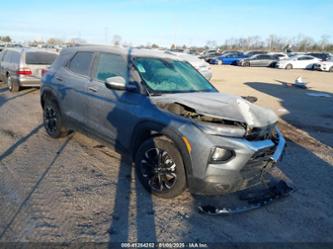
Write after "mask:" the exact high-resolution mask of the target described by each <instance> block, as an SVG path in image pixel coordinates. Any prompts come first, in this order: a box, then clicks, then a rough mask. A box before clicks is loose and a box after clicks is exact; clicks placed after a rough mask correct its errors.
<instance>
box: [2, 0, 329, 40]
mask: <svg viewBox="0 0 333 249" xmlns="http://www.w3.org/2000/svg"><path fill="white" fill-rule="evenodd" d="M0 6H1V11H0V36H2V35H10V36H11V37H12V38H13V39H14V40H15V41H27V40H32V39H38V40H41V39H43V40H47V39H48V38H50V37H55V38H60V39H64V40H68V39H71V38H74V37H79V38H82V39H85V40H86V41H88V42H89V43H109V42H111V41H112V39H113V36H114V35H119V36H121V37H122V41H123V42H127V43H130V44H132V45H146V44H148V43H150V44H152V43H157V44H159V45H163V46H169V45H171V44H173V43H175V44H177V45H183V44H186V45H191V46H201V45H205V44H206V42H207V41H208V40H214V41H216V42H217V43H218V44H222V43H223V42H224V41H225V40H226V39H229V38H238V37H247V36H255V35H259V36H261V37H263V38H265V37H268V36H269V35H270V34H276V35H279V36H282V37H293V36H297V35H299V34H303V35H306V36H311V37H312V38H314V39H315V40H319V39H320V37H321V36H322V35H329V36H330V40H331V41H333V0H316V1H314V0H292V1H291V0H90V1H85V0H81V1H79V0H72V1H70V0H67V1H66V0H57V1H52V0H51V1H47V0H42V1H41V0H31V1H20V0H11V1H3V2H2V3H1V5H0Z"/></svg>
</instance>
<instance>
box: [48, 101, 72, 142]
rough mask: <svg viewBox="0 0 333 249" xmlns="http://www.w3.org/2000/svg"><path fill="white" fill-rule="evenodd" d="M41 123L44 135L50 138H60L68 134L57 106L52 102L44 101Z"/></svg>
mask: <svg viewBox="0 0 333 249" xmlns="http://www.w3.org/2000/svg"><path fill="white" fill-rule="evenodd" d="M43 122H44V128H45V130H46V133H47V134H48V135H49V136H50V137H52V138H60V137H64V136H66V135H67V134H68V130H67V129H66V128H65V127H64V122H63V118H62V116H61V112H60V109H59V107H58V104H57V103H56V101H54V100H46V101H45V104H44V108H43Z"/></svg>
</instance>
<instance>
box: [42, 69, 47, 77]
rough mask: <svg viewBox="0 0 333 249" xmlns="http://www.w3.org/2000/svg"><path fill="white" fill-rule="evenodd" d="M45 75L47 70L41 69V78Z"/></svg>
mask: <svg viewBox="0 0 333 249" xmlns="http://www.w3.org/2000/svg"><path fill="white" fill-rule="evenodd" d="M46 73H47V69H45V68H43V69H42V77H44V75H45V74H46Z"/></svg>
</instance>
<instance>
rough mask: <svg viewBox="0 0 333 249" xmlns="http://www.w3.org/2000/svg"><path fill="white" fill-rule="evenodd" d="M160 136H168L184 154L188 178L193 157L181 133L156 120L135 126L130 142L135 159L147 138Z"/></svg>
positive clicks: (182, 154) (190, 173) (183, 158)
mask: <svg viewBox="0 0 333 249" xmlns="http://www.w3.org/2000/svg"><path fill="white" fill-rule="evenodd" d="M159 136H165V137H167V138H168V139H170V140H171V141H172V142H173V143H174V144H175V145H176V147H177V149H178V150H179V152H180V153H181V156H182V160H183V164H184V167H185V173H186V178H188V176H189V175H192V163H191V157H190V154H189V153H188V151H187V147H186V145H185V143H184V142H183V140H182V136H181V134H179V132H177V131H176V130H175V129H172V128H171V127H168V126H165V125H163V124H161V123H157V122H154V121H143V122H141V123H139V124H138V125H137V126H136V127H135V128H134V130H133V135H132V138H131V144H130V151H131V154H132V157H133V159H134V157H135V154H136V152H137V150H138V148H139V147H140V145H141V144H142V143H143V142H144V141H145V140H147V139H149V138H152V137H159Z"/></svg>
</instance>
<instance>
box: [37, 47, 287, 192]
mask: <svg viewBox="0 0 333 249" xmlns="http://www.w3.org/2000/svg"><path fill="white" fill-rule="evenodd" d="M128 63H130V64H129V65H128ZM40 93H41V105H42V108H43V121H44V127H45V130H46V132H47V134H48V135H49V136H51V137H53V138H59V137H61V136H66V135H67V134H68V131H69V130H79V131H85V132H86V133H89V134H90V135H93V136H95V137H99V138H100V139H104V140H105V141H106V142H107V143H110V144H111V145H112V146H113V147H114V148H117V149H118V150H121V151H126V152H128V154H129V155H132V158H133V162H134V165H135V170H136V173H137V176H138V179H139V181H140V182H141V183H142V184H143V186H144V187H145V188H146V189H147V190H148V191H149V192H150V193H152V194H154V195H157V196H159V197H164V198H171V197H175V196H177V195H179V194H181V193H182V192H183V191H184V190H185V188H187V187H188V188H189V191H190V192H192V193H196V194H224V193H228V192H234V191H238V190H241V189H246V188H249V187H252V186H256V185H257V184H259V183H260V182H262V181H263V176H264V175H266V174H264V175H263V174H262V172H263V170H265V173H269V171H270V170H271V169H273V168H274V167H272V166H273V165H274V164H275V163H276V162H277V161H278V160H279V158H280V157H281V156H282V153H283V150H284V147H285V139H284V138H283V135H282V134H281V132H280V131H279V129H278V127H277V125H276V123H277V121H278V117H277V115H276V114H275V113H274V112H273V111H271V110H269V109H265V108H263V107H260V106H257V105H255V104H253V103H250V102H248V101H247V100H245V99H243V98H241V97H236V96H232V95H227V94H224V93H219V92H218V90H217V89H216V88H215V87H214V86H213V85H211V84H210V83H209V82H208V81H207V80H206V79H205V78H204V77H203V76H202V75H201V74H200V73H198V71H196V70H195V69H194V68H193V67H192V66H191V65H190V64H189V63H187V62H186V61H184V60H182V59H180V58H179V57H176V56H173V55H169V54H166V53H164V52H161V51H153V50H144V49H122V48H119V47H101V46H96V47H76V48H69V49H63V50H62V52H61V53H60V55H59V57H58V59H57V60H56V61H55V63H54V64H53V65H52V66H51V67H50V68H49V70H48V71H47V73H45V75H44V76H43V80H42V86H41V91H40ZM268 163H269V167H268V168H267V165H268ZM267 175H269V174H267Z"/></svg>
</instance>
